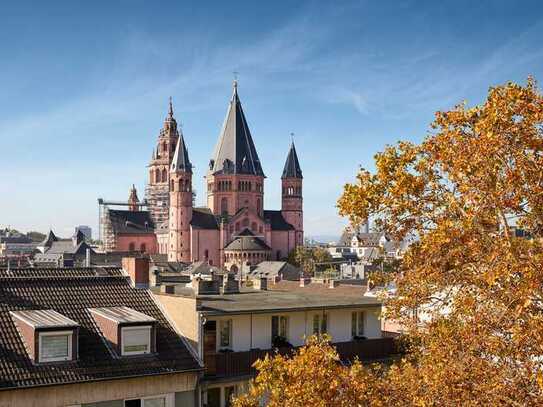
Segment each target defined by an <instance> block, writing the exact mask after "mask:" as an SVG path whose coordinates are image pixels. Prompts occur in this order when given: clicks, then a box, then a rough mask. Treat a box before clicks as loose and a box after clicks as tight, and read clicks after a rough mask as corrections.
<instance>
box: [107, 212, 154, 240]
mask: <svg viewBox="0 0 543 407" xmlns="http://www.w3.org/2000/svg"><path fill="white" fill-rule="evenodd" d="M108 216H109V218H110V220H111V225H112V226H113V230H114V231H115V233H117V234H119V233H121V234H122V233H127V234H148V233H153V232H154V229H155V224H154V223H153V220H152V219H151V215H150V214H149V212H148V211H125V210H119V209H109V210H108Z"/></svg>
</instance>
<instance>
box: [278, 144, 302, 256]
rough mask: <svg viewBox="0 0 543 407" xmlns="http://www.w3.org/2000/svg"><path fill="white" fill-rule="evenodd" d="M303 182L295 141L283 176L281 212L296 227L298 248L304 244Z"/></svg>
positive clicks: (291, 146)
mask: <svg viewBox="0 0 543 407" xmlns="http://www.w3.org/2000/svg"><path fill="white" fill-rule="evenodd" d="M302 181H303V176H302V170H301V168H300V162H299V161H298V154H296V147H295V146H294V141H293V142H292V144H291V145H290V150H289V152H288V155H287V160H286V162H285V167H284V169H283V175H282V176H281V186H282V194H281V212H282V214H283V217H284V218H285V220H286V221H287V222H288V223H290V224H291V225H292V226H294V229H295V231H296V246H301V245H303V243H304V216H303V198H302Z"/></svg>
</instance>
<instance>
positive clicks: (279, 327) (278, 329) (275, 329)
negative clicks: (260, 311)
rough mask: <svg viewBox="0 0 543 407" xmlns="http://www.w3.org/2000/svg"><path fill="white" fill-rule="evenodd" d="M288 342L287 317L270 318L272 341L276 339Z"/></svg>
mask: <svg viewBox="0 0 543 407" xmlns="http://www.w3.org/2000/svg"><path fill="white" fill-rule="evenodd" d="M278 336H279V337H281V338H284V339H286V340H288V317H285V316H283V315H281V316H279V315H274V316H272V341H273V340H274V339H275V338H277V337H278Z"/></svg>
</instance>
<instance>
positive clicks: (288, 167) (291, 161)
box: [281, 133, 303, 178]
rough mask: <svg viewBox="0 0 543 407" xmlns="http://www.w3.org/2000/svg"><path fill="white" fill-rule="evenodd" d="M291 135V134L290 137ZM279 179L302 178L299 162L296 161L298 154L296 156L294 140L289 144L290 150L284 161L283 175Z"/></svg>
mask: <svg viewBox="0 0 543 407" xmlns="http://www.w3.org/2000/svg"><path fill="white" fill-rule="evenodd" d="M292 135H293V134H292V133H291V136H292ZM281 178H303V176H302V169H301V168H300V162H299V161H298V154H296V147H295V146H294V138H293V139H292V141H291V143H290V150H289V152H288V155H287V160H286V161H285V167H284V168H283V175H282V176H281Z"/></svg>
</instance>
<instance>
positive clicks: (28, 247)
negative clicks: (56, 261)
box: [0, 232, 36, 257]
mask: <svg viewBox="0 0 543 407" xmlns="http://www.w3.org/2000/svg"><path fill="white" fill-rule="evenodd" d="M34 250H36V243H33V242H32V239H30V238H28V237H27V236H24V235H12V234H11V233H10V232H7V233H4V235H3V236H0V257H15V256H25V255H26V256H28V255H31V254H32V253H33V252H34Z"/></svg>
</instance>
